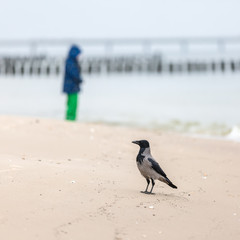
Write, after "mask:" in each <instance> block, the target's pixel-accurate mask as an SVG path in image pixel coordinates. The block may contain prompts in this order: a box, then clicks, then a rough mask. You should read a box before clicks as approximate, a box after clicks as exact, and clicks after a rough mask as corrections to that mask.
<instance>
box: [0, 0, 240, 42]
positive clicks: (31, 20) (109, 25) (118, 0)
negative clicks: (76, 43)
mask: <svg viewBox="0 0 240 240" xmlns="http://www.w3.org/2000/svg"><path fill="white" fill-rule="evenodd" d="M239 11H240V0H85V1H83V0H41V1H40V0H0V39H14V38H17V39H20V38H21V39H29V38H31V39H38V38H92V37H93V38H95V37H97V38H113V37H116V38H118V37H119V38H124V37H127V38H132V37H143V38H148V37H149V38H151V37H175V36H176V37H183V36H185V37H187V36H237V35H239V36H240V27H239V25H240V14H239Z"/></svg>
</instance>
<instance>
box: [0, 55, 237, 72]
mask: <svg viewBox="0 0 240 240" xmlns="http://www.w3.org/2000/svg"><path fill="white" fill-rule="evenodd" d="M80 66H81V70H82V72H83V73H84V74H99V73H147V72H148V73H171V74H174V73H180V72H185V73H204V72H240V59H239V60H236V59H235V60H224V59H218V60H178V61H167V60H163V59H162V58H161V56H128V57H127V56H126V57H88V58H84V59H82V60H81V62H80ZM63 72H64V59H63V58H46V57H41V56H40V57H21V58H20V57H2V58H0V76H2V75H11V76H19V75H22V76H25V75H28V76H29V75H30V76H53V75H56V76H57V75H60V74H63Z"/></svg>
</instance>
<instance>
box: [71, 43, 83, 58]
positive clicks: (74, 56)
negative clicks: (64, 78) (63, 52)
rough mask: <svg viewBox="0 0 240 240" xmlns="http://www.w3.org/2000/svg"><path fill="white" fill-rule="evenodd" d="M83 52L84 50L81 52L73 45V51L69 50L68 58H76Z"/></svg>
mask: <svg viewBox="0 0 240 240" xmlns="http://www.w3.org/2000/svg"><path fill="white" fill-rule="evenodd" d="M81 52H82V50H81V49H80V48H79V47H78V46H76V45H73V46H72V47H71V49H70V50H69V54H68V57H70V58H76V57H77V55H79V54H80V53H81Z"/></svg>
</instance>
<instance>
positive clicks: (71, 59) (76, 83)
mask: <svg viewBox="0 0 240 240" xmlns="http://www.w3.org/2000/svg"><path fill="white" fill-rule="evenodd" d="M80 53H81V49H80V48H78V47H77V46H76V45H73V46H72V47H71V49H70V51H69V54H68V57H67V60H66V65H65V75H64V84H63V92H64V93H67V94H71V93H78V92H79V91H80V84H81V83H82V78H81V75H80V74H81V73H80V66H79V65H78V62H77V56H78V55H79V54H80Z"/></svg>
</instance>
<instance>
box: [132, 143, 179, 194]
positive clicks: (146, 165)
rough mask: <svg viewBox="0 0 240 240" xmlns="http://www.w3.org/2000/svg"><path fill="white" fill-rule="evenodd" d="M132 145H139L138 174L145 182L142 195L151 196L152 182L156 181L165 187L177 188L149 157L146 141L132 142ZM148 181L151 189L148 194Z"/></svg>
mask: <svg viewBox="0 0 240 240" xmlns="http://www.w3.org/2000/svg"><path fill="white" fill-rule="evenodd" d="M132 143H135V144H137V145H139V147H140V150H139V153H138V155H137V159H136V160H137V166H138V169H139V171H140V173H141V174H142V175H143V177H145V178H146V180H147V187H146V190H145V191H144V192H143V191H142V193H146V194H151V193H152V190H153V187H154V185H155V182H154V180H155V179H158V180H160V181H162V182H164V183H166V184H167V185H169V186H170V187H172V188H177V186H175V185H174V184H173V183H172V182H171V181H170V180H169V179H168V177H167V175H166V174H165V173H164V171H163V170H162V169H161V167H160V166H159V164H158V163H157V162H156V161H155V160H154V158H153V157H152V155H151V152H150V146H149V142H148V141H147V140H140V141H133V142H132ZM150 179H151V181H152V188H151V191H150V192H148V191H147V190H148V186H149V183H150Z"/></svg>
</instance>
